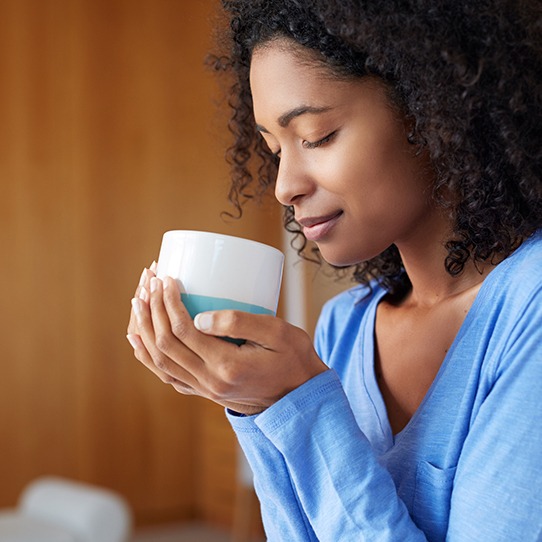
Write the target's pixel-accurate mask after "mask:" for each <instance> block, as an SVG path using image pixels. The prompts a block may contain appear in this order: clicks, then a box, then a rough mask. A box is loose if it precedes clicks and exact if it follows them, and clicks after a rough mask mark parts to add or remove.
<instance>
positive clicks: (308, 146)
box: [303, 130, 337, 149]
mask: <svg viewBox="0 0 542 542" xmlns="http://www.w3.org/2000/svg"><path fill="white" fill-rule="evenodd" d="M336 134H337V131H336V130H335V131H334V132H331V133H330V134H328V135H327V136H325V137H323V138H322V139H319V140H318V141H314V142H312V143H311V142H310V141H303V146H304V147H305V148H306V149H316V148H317V147H321V146H322V145H325V144H326V143H328V142H329V141H331V140H332V139H333V138H334V137H335V135H336Z"/></svg>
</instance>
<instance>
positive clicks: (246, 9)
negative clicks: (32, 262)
mask: <svg viewBox="0 0 542 542" xmlns="http://www.w3.org/2000/svg"><path fill="white" fill-rule="evenodd" d="M465 4H467V2H458V1H457V0H453V1H452V0H449V1H447V2H444V1H434V0H431V1H429V0H428V1H423V0H419V1H415V0H412V1H408V0H405V1H404V2H397V1H395V2H392V1H389V2H386V1H382V2H362V1H361V0H357V1H354V0H350V1H346V0H343V1H341V2H327V1H326V2H324V1H323V0H322V1H320V0H314V1H308V0H307V1H303V2H301V1H298V0H281V1H266V0H238V1H231V2H224V5H225V9H226V11H227V12H228V14H229V16H230V19H231V25H230V37H231V49H230V53H229V55H228V56H227V57H226V58H224V57H220V58H217V59H216V66H217V68H220V69H226V70H227V71H228V72H229V73H231V74H233V76H234V78H235V79H234V84H233V86H232V99H231V103H232V105H233V108H234V115H233V117H232V122H231V125H230V128H231V129H232V131H233V133H234V135H235V137H236V139H235V143H234V145H233V147H232V149H231V151H230V161H231V163H232V169H233V184H232V192H231V199H232V200H233V201H234V203H235V204H236V205H237V206H238V208H239V209H240V208H241V206H242V204H243V203H244V200H245V199H246V198H250V196H251V195H253V194H256V195H257V194H261V193H263V192H264V191H265V190H267V189H268V188H269V187H270V186H273V187H274V191H275V195H276V197H277V199H278V201H279V202H280V203H281V204H282V205H283V206H284V207H285V222H286V226H287V227H288V228H289V229H290V230H293V231H297V232H298V235H299V236H300V237H301V239H302V241H303V244H306V242H307V240H308V241H311V242H314V243H315V244H316V246H317V250H318V252H319V254H320V255H321V256H322V257H323V258H324V259H325V260H326V261H328V262H329V263H331V264H332V265H334V266H337V267H340V268H345V267H347V268H351V269H352V272H353V276H354V278H355V279H356V281H357V282H359V285H358V286H357V287H355V288H353V289H351V290H349V291H347V292H345V293H343V294H341V295H339V296H337V297H336V298H335V299H333V300H331V301H329V302H328V303H327V304H326V306H325V307H324V309H323V312H322V315H321V318H320V320H319V323H318V328H317V331H316V344H315V348H313V346H312V345H311V342H310V340H309V337H308V336H307V335H306V334H305V333H304V332H302V331H301V330H299V329H297V328H294V327H293V326H290V325H288V324H287V323H285V322H283V321H281V320H279V319H277V318H273V317H265V316H254V315H249V314H245V313H240V312H232V311H222V312H213V313H203V314H200V315H198V316H197V317H196V319H195V321H194V325H193V324H192V322H191V321H190V319H189V317H188V315H187V313H186V311H185V309H184V307H183V306H182V304H181V303H180V301H179V292H178V290H177V287H176V285H175V283H174V282H173V281H171V280H169V279H166V280H165V281H164V283H162V282H161V281H160V280H158V279H157V278H156V277H154V273H153V271H152V270H146V271H144V273H143V276H142V281H141V283H140V286H139V287H138V290H137V291H136V297H135V298H134V300H133V309H134V310H133V313H132V318H131V322H130V324H129V329H128V332H129V335H128V338H129V340H130V342H131V343H132V345H133V347H134V350H135V355H136V357H137V358H138V359H139V360H140V361H141V362H143V363H144V364H145V365H146V366H147V367H148V368H149V369H150V370H152V371H153V372H154V373H156V374H157V375H158V376H159V377H160V378H161V379H162V380H163V381H164V382H167V383H170V384H171V385H173V386H174V387H175V389H177V390H178V391H179V392H181V393H189V394H198V395H201V396H204V397H207V398H209V399H211V400H213V401H215V402H217V403H219V404H221V405H224V406H225V407H227V416H228V418H229V420H230V421H231V423H232V426H233V428H234V430H235V431H236V434H237V436H238V439H239V442H240V444H241V446H242V447H243V449H244V451H245V454H246V456H247V458H248V460H249V462H250V464H251V466H252V469H253V471H254V474H255V487H256V491H257V493H258V496H259V498H260V501H261V505H262V515H263V519H264V525H265V528H266V533H267V536H268V539H269V540H277V541H278V540H282V541H294V540H321V541H331V542H336V541H339V540H340V541H343V540H344V541H348V542H350V541H353V540H378V541H401V542H402V541H406V540H431V541H435V540H445V539H446V540H451V541H465V540H473V541H478V542H480V541H492V542H495V541H501V540H502V541H507V542H508V541H510V540H518V541H519V540H521V541H536V540H542V498H541V497H540V487H542V464H541V461H540V460H541V458H542V433H541V432H540V431H539V430H538V431H537V424H536V422H534V421H533V420H536V419H537V412H538V410H539V397H541V396H542V325H541V324H542V278H541V276H540V275H541V274H540V269H541V268H542V233H541V232H540V227H541V223H542V183H541V179H540V172H541V171H542V168H541V156H542V152H541V145H540V143H541V141H542V138H541V126H542V122H541V120H542V119H541V104H542V96H541V85H540V74H541V73H542V55H541V50H542V45H541V36H540V24H541V21H542V16H541V13H540V6H539V4H538V2H535V1H533V2H510V1H507V2H504V1H503V2H499V1H496V0H495V1H492V2H489V1H488V2H484V1H480V2H477V3H476V6H475V7H471V6H473V4H472V3H468V4H469V5H465ZM253 161H256V164H254V163H253ZM251 171H258V175H257V178H256V179H253V178H252V176H251V174H250V172H251ZM253 185H256V187H255V188H252V189H251V187H253ZM225 335H226V336H234V337H244V338H247V339H248V342H247V344H245V345H243V346H241V347H236V346H235V345H232V344H229V343H226V342H224V341H220V340H219V339H217V338H216V337H220V336H225Z"/></svg>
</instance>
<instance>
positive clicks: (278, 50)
mask: <svg viewBox="0 0 542 542" xmlns="http://www.w3.org/2000/svg"><path fill="white" fill-rule="evenodd" d="M250 77H251V79H250V82H251V89H252V94H253V101H254V114H255V118H256V122H257V129H258V130H259V131H260V132H261V134H262V137H263V138H264V139H265V141H266V142H267V144H268V146H269V148H270V149H271V151H272V152H274V153H277V155H278V156H280V165H279V171H278V176H277V180H276V186H275V195H276V198H277V200H278V201H279V202H280V203H281V204H283V205H291V206H293V208H294V211H295V216H296V219H297V220H299V221H300V222H301V223H302V224H305V225H306V226H307V229H306V235H307V237H311V236H314V237H316V242H317V244H318V247H319V249H320V252H321V254H322V256H323V257H324V258H325V259H326V260H327V261H328V262H330V263H333V264H335V265H350V264H353V263H357V262H360V261H363V260H365V259H369V258H372V257H374V256H376V255H377V254H379V253H380V252H382V251H383V250H385V249H386V248H387V247H388V246H390V245H391V244H393V243H395V244H396V246H397V247H398V249H399V251H400V252H401V255H402V258H403V262H404V264H405V268H406V270H407V273H408V274H409V277H410V279H411V282H412V285H413V288H412V290H411V291H410V293H409V294H408V295H407V296H406V297H405V298H403V299H401V300H391V299H389V298H385V299H384V300H383V301H382V302H381V303H380V305H379V307H378V310H377V320H376V332H375V335H376V343H377V344H376V346H377V348H376V351H377V353H376V359H375V372H376V375H377V377H378V381H379V385H380V389H381V392H382V395H383V398H384V401H385V403H386V406H387V409H388V417H389V422H390V426H391V428H392V430H393V431H394V432H397V431H399V430H401V429H402V428H403V427H404V426H405V424H406V423H408V420H409V419H410V418H411V416H412V414H413V413H414V412H415V410H416V408H417V407H418V406H419V404H420V402H421V401H422V399H423V397H424V395H425V394H426V393H427V390H428V388H429V386H430V385H431V382H432V381H433V379H434V377H435V375H436V373H437V372H438V369H439V367H440V365H441V364H442V361H443V359H444V357H445V355H446V352H447V350H448V349H449V347H450V344H451V343H452V342H453V339H454V337H455V335H456V334H457V331H458V329H459V327H460V326H461V323H462V322H463V319H464V317H465V315H466V313H467V312H468V310H469V308H470V306H471V304H472V302H473V301H474V298H475V296H476V293H477V292H478V289H479V287H480V284H481V283H482V281H483V279H484V277H485V276H486V275H487V273H488V272H489V271H490V270H491V269H490V268H489V267H488V268H484V269H482V270H481V271H480V270H479V269H476V268H475V267H474V266H467V267H466V269H465V272H464V273H463V274H462V275H461V277H459V278H452V277H451V276H450V275H449V274H447V273H446V271H445V268H444V265H443V262H444V259H445V256H446V251H445V249H444V247H443V240H444V239H446V237H447V234H448V233H449V231H450V224H449V221H448V218H447V216H446V215H445V214H443V213H442V212H441V210H440V208H439V207H437V206H436V205H435V204H434V203H433V201H432V199H431V197H430V193H431V184H432V181H433V173H432V169H431V167H430V164H429V161H428V159H427V157H426V156H425V155H424V154H423V153H422V154H417V153H416V148H415V147H414V146H412V145H410V144H409V143H408V141H407V137H406V134H407V129H408V122H407V120H406V119H405V118H403V117H402V116H401V115H400V114H399V112H398V110H397V108H396V107H395V106H394V105H393V104H392V103H391V101H390V99H389V98H388V93H387V91H386V87H385V86H384V84H383V83H382V82H380V81H379V80H377V79H374V78H361V79H353V80H345V79H344V78H343V79H338V78H337V77H333V76H332V75H331V73H330V72H329V71H328V70H327V69H325V68H324V67H323V66H322V65H321V63H318V62H315V59H314V53H312V52H310V51H306V50H303V49H301V48H300V47H299V46H297V45H294V44H292V43H289V42H287V41H285V40H276V41H273V42H271V43H269V44H267V45H265V46H262V47H260V48H259V49H257V50H256V51H255V52H254V55H253V60H252V65H251V76H250ZM314 223H316V225H315V226H314V225H313V226H312V227H311V225H312V224H314ZM215 336H216V337H215ZM219 336H231V337H243V338H245V339H247V343H246V344H245V345H243V346H241V347H238V346H236V345H233V344H231V343H227V342H225V341H222V340H220V339H219V338H217V337H219ZM428 338H430V340H428ZM128 339H129V341H130V343H131V344H132V346H133V347H134V352H135V356H136V358H137V359H138V360H140V361H141V362H142V363H143V364H144V365H145V366H147V367H148V368H149V369H150V370H151V371H152V372H154V373H155V374H156V375H157V376H158V377H159V378H160V379H161V380H163V381H164V382H166V383H169V384H171V385H173V386H174V388H175V389H176V390H177V391H179V392H181V393H185V394H197V395H201V396H203V397H207V398H209V399H211V400H213V401H215V402H217V403H219V404H221V405H223V406H226V407H229V408H232V409H233V410H236V411H238V412H242V413H245V414H253V413H256V412H261V411H262V410H264V409H265V408H267V407H269V406H270V405H272V404H273V403H275V402H276V401H277V400H279V399H280V398H281V397H283V396H284V395H286V394H287V393H289V392H290V391H292V390H293V389H295V388H296V387H298V386H300V385H302V384H303V383H304V382H306V381H307V380H309V379H310V378H313V377H314V376H316V375H317V374H319V373H321V372H323V371H325V370H327V367H326V366H325V365H324V364H323V362H322V361H321V360H320V359H319V358H318V356H317V354H316V352H315V351H314V348H313V347H312V343H311V339H310V337H309V336H308V335H307V334H306V333H305V332H304V331H302V330H300V329H298V328H296V327H294V326H292V325H290V324H288V323H286V322H284V321H282V320H280V319H278V318H274V317H270V316H258V315H251V314H247V313H242V312H236V311H215V312H212V313H204V314H202V315H198V317H196V319H195V321H194V323H192V321H191V319H190V317H189V316H188V314H187V312H186V310H185V308H184V306H183V305H182V303H181V302H180V294H179V290H178V288H177V285H176V283H175V282H174V281H173V280H169V279H166V281H164V283H162V281H160V280H158V279H157V278H156V277H155V276H154V271H153V270H152V269H151V270H145V271H144V273H143V275H142V279H141V282H140V284H139V286H138V289H137V290H136V295H135V298H134V300H133V310H132V314H131V319H130V324H129V326H128Z"/></svg>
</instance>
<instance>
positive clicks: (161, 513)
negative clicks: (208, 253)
mask: <svg viewBox="0 0 542 542" xmlns="http://www.w3.org/2000/svg"><path fill="white" fill-rule="evenodd" d="M214 7H215V2H214V1H213V0H208V1H197V2H188V1H173V0H0V78H1V80H2V84H1V85H0V182H1V186H2V192H1V195H0V221H1V222H0V224H1V226H0V247H1V253H2V265H1V266H0V280H1V283H2V285H3V287H2V292H3V296H2V300H1V302H0V303H1V311H0V333H1V336H0V341H1V343H0V344H1V348H2V350H1V352H2V362H1V370H0V450H1V454H0V507H4V506H11V505H13V504H14V503H15V500H16V498H17V496H18V494H19V492H20V491H21V489H22V488H23V486H24V485H25V484H26V483H28V482H29V481H30V480H31V479H32V478H34V477H35V476H38V475H40V474H58V475H63V476H69V477H73V478H76V479H81V480H86V481H90V482H93V483H97V484H101V485H104V486H107V487H111V488H113V489H116V490H117V491H120V492H121V493H122V494H124V495H125V496H126V497H127V498H128V499H129V501H130V504H131V505H132V507H133V509H134V511H135V513H136V518H137V520H138V522H140V523H145V522H151V521H160V520H167V519H180V518H183V517H191V516H194V515H199V516H206V515H209V514H210V515H211V516H212V513H210V512H209V514H207V512H206V508H205V507H206V506H207V504H206V503H207V502H208V500H209V499H211V500H212V496H213V495H216V494H218V493H219V492H215V491H214V488H213V486H212V483H211V486H209V484H208V481H209V480H212V478H213V477H214V475H212V476H210V475H209V472H210V471H209V469H211V470H212V469H216V457H215V456H213V452H212V449H213V447H212V445H211V444H212V442H215V443H216V442H222V441H225V440H227V444H226V446H230V447H231V446H233V439H232V438H231V437H232V435H231V433H228V431H229V428H227V427H226V426H225V425H224V424H225V423H226V422H225V421H224V420H223V419H222V418H221V419H220V421H219V422H217V423H218V424H219V425H220V424H222V425H221V427H220V428H219V427H217V428H216V429H213V428H212V427H209V424H210V425H211V426H212V423H214V421H213V422H212V423H211V422H209V421H208V420H209V419H212V420H214V419H215V417H216V409H215V410H213V414H212V415H211V414H209V411H208V410H207V409H206V408H204V407H202V405H203V402H202V401H200V400H197V399H194V398H187V397H183V396H180V395H178V394H177V393H175V392H174V391H173V390H172V389H170V388H168V387H166V386H165V385H163V384H161V383H160V382H159V381H158V380H156V379H155V378H154V377H153V376H152V375H151V374H150V373H148V371H147V370H145V369H144V368H143V367H140V366H139V365H138V364H137V362H136V361H135V360H134V359H133V357H132V353H131V349H130V347H129V345H128V343H127V342H126V339H125V329H126V324H127V318H128V314H129V300H130V297H131V296H132V292H133V290H134V288H135V285H136V283H137V281H138V278H139V274H140V273H141V271H142V269H143V267H144V266H148V265H149V264H150V263H151V261H152V260H153V259H154V258H156V257H157V255H158V248H159V243H160V240H161V235H162V233H163V232H164V231H166V230H167V229H183V228H186V229H188V228H190V229H207V230H214V231H220V232H223V233H230V234H234V235H242V236H246V237H251V238H254V239H258V240H261V241H264V242H269V243H271V244H274V245H275V246H278V244H279V243H280V233H279V227H278V223H279V220H278V217H277V215H276V212H275V211H272V210H269V211H265V212H259V211H256V210H252V211H250V212H247V214H246V216H245V217H244V218H243V220H242V221H239V222H224V221H223V220H222V219H221V217H220V213H221V211H223V210H225V209H226V210H227V209H228V208H229V207H228V204H227V202H226V194H227V184H228V179H227V167H226V165H225V163H224V160H223V153H224V145H223V143H224V141H225V140H226V139H227V138H226V134H225V131H222V132H220V131H219V129H218V126H219V125H218V124H217V122H216V110H215V107H214V105H213V103H214V101H215V97H216V93H217V87H216V82H215V80H214V76H213V75H212V74H210V73H207V72H206V71H205V68H204V67H203V59H204V57H205V54H206V53H207V51H208V49H209V47H210V45H211V40H210V28H211V25H212V17H213V10H214ZM202 428H203V429H202ZM224 431H226V433H224ZM224 435H229V436H227V437H225V436H224ZM213 439H214V440H213ZM202 446H204V447H205V449H204V450H202ZM220 453H222V452H220ZM228 453H231V449H230V452H228ZM225 465H226V466H225V469H226V471H227V472H226V473H225V474H224V479H229V480H230V481H231V480H232V479H233V478H234V475H233V474H232V472H231V469H232V468H233V467H232V466H231V465H229V464H227V462H226V464H225ZM213 472H214V471H213ZM205 484H207V485H205ZM197 487H199V488H200V489H199V490H198V491H196V488H197ZM202 488H203V489H202ZM231 491H232V493H231V494H232V495H233V492H234V488H232V489H231ZM194 495H199V497H198V498H195V497H194ZM232 502H233V499H232V500H231V501H230V506H231V504H232ZM209 506H211V505H209ZM211 508H212V506H211ZM229 513H230V512H228V510H226V511H225V512H224V511H222V512H220V514H226V516H227V515H228V514H229ZM220 517H221V518H222V517H223V516H220Z"/></svg>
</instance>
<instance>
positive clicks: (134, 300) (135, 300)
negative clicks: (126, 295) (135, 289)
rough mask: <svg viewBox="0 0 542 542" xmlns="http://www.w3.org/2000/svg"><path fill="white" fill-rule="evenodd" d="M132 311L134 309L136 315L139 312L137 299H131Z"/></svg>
mask: <svg viewBox="0 0 542 542" xmlns="http://www.w3.org/2000/svg"><path fill="white" fill-rule="evenodd" d="M132 309H134V312H135V313H136V315H138V314H139V313H140V312H141V301H139V299H137V298H136V297H134V299H132Z"/></svg>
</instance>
